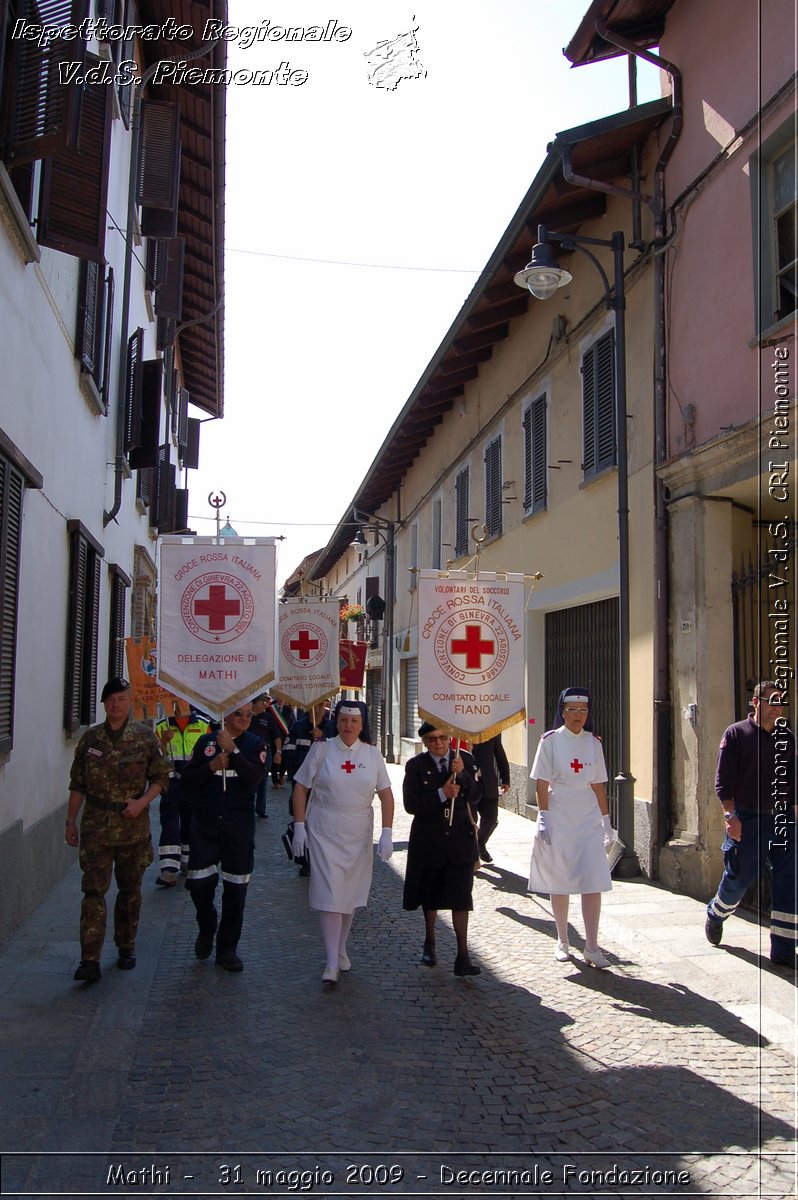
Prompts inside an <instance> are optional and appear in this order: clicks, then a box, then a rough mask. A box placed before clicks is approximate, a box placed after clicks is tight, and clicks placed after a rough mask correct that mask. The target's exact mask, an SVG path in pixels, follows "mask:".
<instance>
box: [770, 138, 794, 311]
mask: <svg viewBox="0 0 798 1200" xmlns="http://www.w3.org/2000/svg"><path fill="white" fill-rule="evenodd" d="M795 149H796V148H795V143H793V144H792V145H791V146H788V147H787V149H786V150H784V151H783V152H782V153H781V154H779V155H778V156H777V157H776V158H774V159H773V161H772V162H771V164H770V202H771V206H772V208H771V212H772V240H773V259H774V261H773V279H774V286H773V299H774V302H775V312H774V314H773V317H774V320H775V321H781V320H783V319H784V317H788V316H789V315H790V313H793V312H795V308H796V272H795V265H796V250H795V237H796V220H795V214H796V198H795Z"/></svg>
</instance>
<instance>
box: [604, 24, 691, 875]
mask: <svg viewBox="0 0 798 1200" xmlns="http://www.w3.org/2000/svg"><path fill="white" fill-rule="evenodd" d="M596 31H597V33H598V34H599V35H600V36H601V37H602V38H604V40H605V41H606V42H609V43H610V45H613V46H617V47H618V49H619V50H623V51H625V52H626V53H627V54H629V55H634V56H635V57H636V58H642V59H643V60H644V61H645V62H648V63H651V64H652V66H655V67H658V68H659V69H660V70H663V71H665V72H667V74H668V75H669V77H670V80H671V88H672V96H673V117H672V120H671V128H670V132H669V135H668V138H667V140H666V142H665V144H664V146H663V147H662V150H661V151H660V155H659V158H658V159H657V163H656V165H655V167H654V202H653V204H652V212H653V215H654V244H655V246H660V245H662V243H664V241H665V237H666V229H665V167H666V165H667V163H668V162H669V161H670V158H671V155H672V154H673V151H674V150H675V148H676V143H677V142H678V140H679V137H680V136H681V132H682V126H683V124H684V102H683V94H682V75H681V71H679V69H678V67H676V66H674V64H673V63H671V62H668V61H667V59H664V58H662V57H661V56H660V55H657V54H652V53H651V51H649V50H643V49H641V48H640V47H639V46H636V45H635V44H634V43H633V42H630V41H628V40H627V39H626V38H624V37H622V36H621V35H620V34H617V33H614V32H613V31H612V30H611V29H608V27H607V25H606V22H604V21H603V20H602V19H601V18H599V19H598V20H597V21H596ZM653 266H654V577H655V581H656V592H655V596H654V801H655V806H656V807H655V821H656V825H655V845H654V854H655V859H654V874H655V876H656V875H657V874H658V866H659V851H660V849H661V848H662V847H663V846H665V845H666V844H667V842H668V841H669V840H670V838H671V836H672V834H673V829H672V826H671V808H672V793H673V749H672V734H673V713H672V705H671V692H670V638H669V619H670V564H669V557H668V551H669V548H668V542H669V532H668V509H667V505H666V503H665V485H664V484H663V482H662V480H661V479H660V478H659V475H658V474H657V468H658V467H659V466H660V465H661V464H662V463H663V462H664V461H665V459H666V457H667V453H668V428H667V404H666V395H667V392H666V389H667V357H666V340H665V256H664V254H663V253H655V254H654V263H653Z"/></svg>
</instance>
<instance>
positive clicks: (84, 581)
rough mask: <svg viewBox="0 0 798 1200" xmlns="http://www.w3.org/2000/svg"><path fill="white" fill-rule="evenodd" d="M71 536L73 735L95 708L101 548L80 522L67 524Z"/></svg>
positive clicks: (68, 710) (67, 706) (69, 697)
mask: <svg viewBox="0 0 798 1200" xmlns="http://www.w3.org/2000/svg"><path fill="white" fill-rule="evenodd" d="M67 529H68V531H69V535H70V556H69V599H68V606H67V653H66V676H65V683H64V728H65V729H66V731H67V732H68V733H74V732H75V730H76V729H77V728H78V727H79V726H80V725H89V724H91V722H92V721H93V720H94V716H95V712H96V709H97V664H98V659H97V649H98V647H97V640H98V634H99V627H100V559H101V558H102V556H103V551H102V548H101V547H100V546H99V545H98V544H97V543H96V542H95V541H94V539H93V538H91V537H90V536H89V535H88V533H87V532H86V530H85V528H84V526H83V525H82V524H81V522H80V521H68V522H67Z"/></svg>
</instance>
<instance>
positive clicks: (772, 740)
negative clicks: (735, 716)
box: [705, 680, 798, 970]
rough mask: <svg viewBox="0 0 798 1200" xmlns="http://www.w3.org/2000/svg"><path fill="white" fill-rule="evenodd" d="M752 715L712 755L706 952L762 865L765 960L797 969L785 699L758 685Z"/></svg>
mask: <svg viewBox="0 0 798 1200" xmlns="http://www.w3.org/2000/svg"><path fill="white" fill-rule="evenodd" d="M752 705H753V709H754V711H753V714H752V715H751V716H749V717H747V718H746V719H745V720H744V721H738V722H737V723H736V724H735V725H730V726H729V727H728V729H727V730H726V732H725V733H724V735H723V737H722V739H721V743H720V752H719V754H718V767H717V774H716V777H715V791H716V792H717V794H718V799H719V800H720V802H721V804H722V806H723V819H724V821H725V823H726V837H725V840H724V842H723V863H724V870H723V878H722V879H721V881H720V885H719V887H718V890H717V892H716V893H715V895H714V896H713V897H712V899H711V900H710V902H709V904H708V905H707V919H706V925H705V932H706V936H707V939H708V940H709V941H710V942H711V943H712V945H713V946H719V945H720V942H721V938H722V937H723V923H724V921H725V920H726V919H727V918H728V917H730V916H731V914H732V913H733V912H734V911H735V909H736V908H737V906H738V904H739V903H740V901H741V900H742V898H743V896H744V895H745V893H746V892H747V891H748V888H749V887H750V886H751V884H752V883H754V881H755V880H756V879H757V878H758V877H759V875H760V873H761V871H762V869H763V867H764V865H765V862H768V863H769V864H770V869H771V890H772V897H771V910H772V911H771V914H770V960H771V962H773V963H777V964H778V965H780V966H786V967H790V968H791V969H793V970H794V969H795V967H796V955H795V950H796V943H797V942H798V919H797V918H796V846H795V818H796V796H795V738H794V737H793V735H792V733H791V731H790V730H789V729H788V728H787V722H786V717H785V716H784V693H783V692H782V691H781V690H780V689H779V688H778V687H777V686H776V684H775V683H772V682H770V681H769V680H765V681H763V682H762V683H758V684H757V686H756V688H755V689H754V697H753V701H752Z"/></svg>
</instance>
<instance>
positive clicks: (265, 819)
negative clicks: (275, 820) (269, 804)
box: [255, 813, 269, 821]
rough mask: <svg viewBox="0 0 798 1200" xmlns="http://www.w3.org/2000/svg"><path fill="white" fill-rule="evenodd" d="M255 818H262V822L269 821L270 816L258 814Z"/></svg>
mask: <svg viewBox="0 0 798 1200" xmlns="http://www.w3.org/2000/svg"><path fill="white" fill-rule="evenodd" d="M255 816H256V817H260V819H261V820H262V821H268V819H269V814H268V813H256V814H255Z"/></svg>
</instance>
